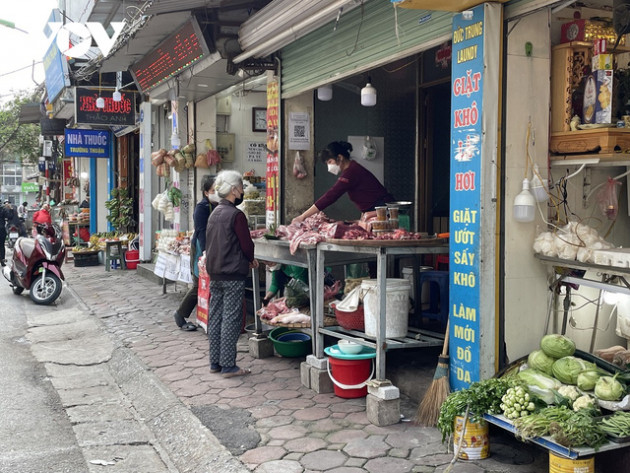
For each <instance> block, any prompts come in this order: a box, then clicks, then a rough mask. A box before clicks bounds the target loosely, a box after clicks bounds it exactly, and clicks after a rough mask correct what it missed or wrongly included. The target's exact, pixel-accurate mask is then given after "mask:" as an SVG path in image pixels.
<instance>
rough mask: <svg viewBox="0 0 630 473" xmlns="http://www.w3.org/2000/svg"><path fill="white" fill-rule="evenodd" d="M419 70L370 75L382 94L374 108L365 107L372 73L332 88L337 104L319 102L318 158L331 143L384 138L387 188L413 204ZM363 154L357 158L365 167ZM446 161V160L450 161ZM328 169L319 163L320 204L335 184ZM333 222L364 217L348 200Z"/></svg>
mask: <svg viewBox="0 0 630 473" xmlns="http://www.w3.org/2000/svg"><path fill="white" fill-rule="evenodd" d="M416 70H417V64H416V59H415V56H414V57H411V58H405V59H403V60H401V61H398V62H396V63H392V64H388V65H386V66H383V67H381V68H378V69H375V70H372V71H370V72H369V75H370V76H371V79H372V85H373V86H374V87H375V88H376V89H377V96H378V97H377V102H376V106H374V107H363V106H361V100H360V90H361V87H363V86H365V84H366V82H367V76H368V73H365V74H362V75H359V76H355V77H354V78H351V79H348V80H347V81H342V84H341V85H340V84H333V99H332V100H331V101H328V102H322V101H319V100H315V103H314V105H315V140H314V142H315V152H316V153H317V152H319V151H320V150H322V149H324V148H325V147H326V145H327V144H328V143H330V142H331V141H339V140H343V141H346V140H347V139H348V136H377V137H384V139H385V142H384V143H385V145H384V149H382V150H378V151H379V153H381V154H382V156H383V157H384V161H385V182H384V184H385V187H386V188H387V189H388V190H389V191H390V192H391V193H392V194H393V195H394V197H396V199H397V200H408V201H414V195H415V193H414V189H415V176H416V171H415V169H416V167H415V166H416V158H415V157H416V151H415V150H416ZM360 153H361V150H360V149H355V150H354V151H353V152H352V157H353V158H356V159H357V161H358V162H359V163H360V162H361V158H360V157H359V156H360ZM445 158H447V157H445ZM336 179H337V178H336V176H333V175H332V174H330V173H329V172H327V169H326V165H325V164H323V163H321V162H320V161H318V160H316V161H315V195H314V198H315V199H317V198H319V197H320V196H321V195H322V194H323V193H324V192H326V190H328V189H329V188H330V187H331V186H332V185H333V184H334V183H335V181H336ZM326 214H327V215H328V216H329V217H331V218H334V219H340V220H341V219H356V218H358V217H359V215H360V213H359V211H358V210H357V209H356V207H355V206H354V204H352V202H351V201H350V199H348V196H347V195H346V196H343V197H342V198H341V199H339V200H338V201H337V202H336V203H335V204H333V205H332V206H330V207H329V208H328V209H326Z"/></svg>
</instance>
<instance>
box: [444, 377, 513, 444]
mask: <svg viewBox="0 0 630 473" xmlns="http://www.w3.org/2000/svg"><path fill="white" fill-rule="evenodd" d="M515 385H516V384H515V381H514V380H513V379H512V378H490V379H486V380H484V381H479V382H476V383H472V384H471V385H470V387H468V388H467V389H462V390H461V391H455V392H453V393H451V394H450V395H449V396H448V397H447V398H446V400H445V401H444V402H443V403H442V407H441V408H440V415H439V416H438V421H437V428H438V429H439V430H440V432H442V442H444V441H445V440H446V437H447V436H450V435H451V434H452V433H453V426H454V422H455V418H456V417H457V416H462V415H464V413H465V412H466V408H467V407H468V415H469V420H470V422H477V421H479V420H480V419H482V417H483V415H484V414H497V413H499V412H501V398H502V397H503V396H505V393H506V392H507V391H508V389H509V388H511V387H513V386H515Z"/></svg>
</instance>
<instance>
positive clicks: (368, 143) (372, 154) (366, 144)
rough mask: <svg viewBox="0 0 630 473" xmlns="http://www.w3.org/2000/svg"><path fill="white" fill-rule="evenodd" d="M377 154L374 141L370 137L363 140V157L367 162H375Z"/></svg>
mask: <svg viewBox="0 0 630 473" xmlns="http://www.w3.org/2000/svg"><path fill="white" fill-rule="evenodd" d="M377 154H378V150H377V149H376V144H375V143H374V140H372V139H371V138H370V137H369V136H366V137H365V140H363V149H362V150H361V157H362V158H363V159H365V160H366V161H373V160H375V159H376V155H377Z"/></svg>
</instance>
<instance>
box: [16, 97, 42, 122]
mask: <svg viewBox="0 0 630 473" xmlns="http://www.w3.org/2000/svg"><path fill="white" fill-rule="evenodd" d="M43 117H44V115H43V114H42V107H41V104H39V103H37V102H28V103H25V104H22V105H20V116H19V117H18V123H19V124H20V125H23V124H25V123H39V120H41V119H42V118H43Z"/></svg>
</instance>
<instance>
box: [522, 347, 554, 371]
mask: <svg viewBox="0 0 630 473" xmlns="http://www.w3.org/2000/svg"><path fill="white" fill-rule="evenodd" d="M554 361H556V360H555V359H554V358H551V357H550V356H548V355H545V352H544V351H542V350H535V351H533V352H531V353H530V354H529V356H528V357H527V366H529V367H530V368H534V369H535V370H538V371H542V372H543V373H545V374H548V375H551V366H552V365H553V362H554Z"/></svg>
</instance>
